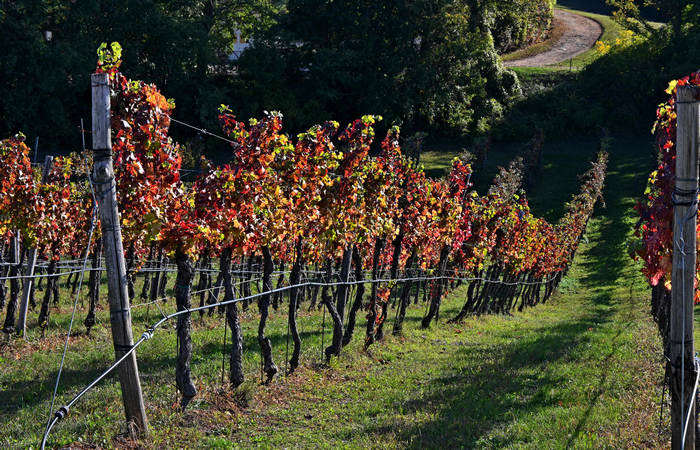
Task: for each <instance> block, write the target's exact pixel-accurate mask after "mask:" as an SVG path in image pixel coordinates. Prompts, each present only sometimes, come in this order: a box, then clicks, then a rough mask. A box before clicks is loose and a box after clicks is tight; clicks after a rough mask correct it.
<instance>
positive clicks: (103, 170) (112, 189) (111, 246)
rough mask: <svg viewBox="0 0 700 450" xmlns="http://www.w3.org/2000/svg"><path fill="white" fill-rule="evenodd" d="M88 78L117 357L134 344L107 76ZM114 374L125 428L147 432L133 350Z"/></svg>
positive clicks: (95, 179)
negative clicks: (119, 394)
mask: <svg viewBox="0 0 700 450" xmlns="http://www.w3.org/2000/svg"><path fill="white" fill-rule="evenodd" d="M91 81H92V148H93V152H94V160H93V161H94V162H93V169H92V180H93V184H94V188H95V194H96V197H97V201H98V206H99V214H100V216H99V217H100V222H101V228H102V244H103V246H104V255H105V265H106V268H107V289H108V293H109V319H110V322H111V326H112V341H113V343H114V354H115V358H116V359H119V358H120V357H122V356H123V355H124V354H125V353H126V352H127V351H128V350H129V349H130V348H131V347H132V346H133V345H134V338H133V335H132V332H131V309H130V307H129V290H128V288H127V279H126V264H125V262H124V247H123V245H122V232H121V227H120V226H119V211H118V208H117V192H116V186H115V180H114V168H113V167H112V137H111V124H110V98H109V76H108V75H107V74H103V73H100V74H93V75H92V77H91ZM118 373H119V382H120V384H121V388H122V400H123V401H124V412H125V413H126V420H127V422H128V424H129V431H130V432H132V431H136V432H137V433H138V434H140V435H142V436H145V435H148V421H147V419H146V410H145V408H144V404H143V396H142V394H141V381H140V380H139V370H138V365H137V364H136V353H135V352H134V353H132V354H131V355H130V356H129V357H127V358H126V359H125V360H124V362H122V363H121V364H120V365H119V368H118ZM132 427H135V428H136V430H133V429H132Z"/></svg>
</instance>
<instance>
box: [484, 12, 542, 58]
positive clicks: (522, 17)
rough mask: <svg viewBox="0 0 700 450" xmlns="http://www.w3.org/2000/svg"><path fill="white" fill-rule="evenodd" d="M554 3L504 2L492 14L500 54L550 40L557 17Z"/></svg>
mask: <svg viewBox="0 0 700 450" xmlns="http://www.w3.org/2000/svg"><path fill="white" fill-rule="evenodd" d="M554 4H555V1H554V0H502V1H500V2H497V3H495V4H494V5H493V6H494V7H493V8H492V10H491V11H490V16H491V20H492V24H491V33H492V35H493V41H494V45H495V46H496V50H498V52H499V53H506V52H511V51H514V50H517V49H519V48H522V47H525V46H528V45H531V44H534V43H536V42H538V41H541V40H543V39H544V38H546V36H547V33H548V32H549V30H550V27H551V25H552V18H553V16H554Z"/></svg>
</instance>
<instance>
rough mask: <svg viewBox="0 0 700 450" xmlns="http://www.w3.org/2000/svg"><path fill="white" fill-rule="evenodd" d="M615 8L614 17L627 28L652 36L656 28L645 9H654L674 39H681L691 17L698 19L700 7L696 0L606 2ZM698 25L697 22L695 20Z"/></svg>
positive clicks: (624, 0)
mask: <svg viewBox="0 0 700 450" xmlns="http://www.w3.org/2000/svg"><path fill="white" fill-rule="evenodd" d="M606 3H607V4H608V5H610V6H612V7H613V8H615V11H614V12H613V17H614V18H615V20H616V21H617V22H618V23H620V24H621V25H622V26H624V27H625V28H628V29H630V30H632V31H634V32H636V33H640V34H645V35H650V34H652V33H653V32H654V31H655V28H654V27H653V26H652V25H651V24H650V23H649V20H648V19H647V15H646V14H645V11H644V8H645V7H646V8H652V9H654V10H656V11H658V12H659V14H661V16H662V17H663V18H664V19H665V21H666V22H668V24H669V25H670V29H671V32H672V34H673V36H674V37H679V36H680V35H681V31H682V28H683V24H684V23H686V22H692V19H691V17H694V18H695V19H697V18H698V14H700V10H699V6H698V3H697V1H695V0H606ZM695 23H697V20H695Z"/></svg>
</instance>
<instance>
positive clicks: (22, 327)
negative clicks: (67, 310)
mask: <svg viewBox="0 0 700 450" xmlns="http://www.w3.org/2000/svg"><path fill="white" fill-rule="evenodd" d="M37 142H39V138H38V137H37ZM52 165H53V156H46V158H45V159H44V169H43V171H42V172H41V177H42V180H44V181H46V179H47V178H48V176H49V171H50V170H51V166H52ZM36 252H37V250H36V245H35V246H34V247H32V248H31V249H29V253H28V256H27V268H26V269H25V271H24V276H25V277H26V278H25V279H24V286H23V287H22V302H21V303H20V307H19V317H18V318H17V326H16V327H15V328H16V329H17V333H18V334H20V335H21V336H22V337H23V338H24V339H25V340H26V339H27V309H29V296H30V294H31V292H32V285H33V284H34V266H36Z"/></svg>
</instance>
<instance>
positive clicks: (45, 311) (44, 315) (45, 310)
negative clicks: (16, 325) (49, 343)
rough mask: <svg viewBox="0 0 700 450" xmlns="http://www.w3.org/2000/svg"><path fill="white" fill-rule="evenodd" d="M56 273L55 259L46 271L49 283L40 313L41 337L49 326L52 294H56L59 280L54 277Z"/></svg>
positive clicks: (47, 283) (47, 282)
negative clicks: (55, 290)
mask: <svg viewBox="0 0 700 450" xmlns="http://www.w3.org/2000/svg"><path fill="white" fill-rule="evenodd" d="M55 271H56V261H54V260H53V259H52V260H51V261H50V262H49V267H48V269H47V271H46V276H47V281H46V289H45V290H44V301H43V302H41V311H39V326H40V327H41V335H42V336H43V335H44V332H45V330H46V327H47V326H48V324H49V314H50V311H49V307H50V305H51V294H53V292H54V285H58V279H57V278H56V277H54V276H53V274H54V272H55Z"/></svg>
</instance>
